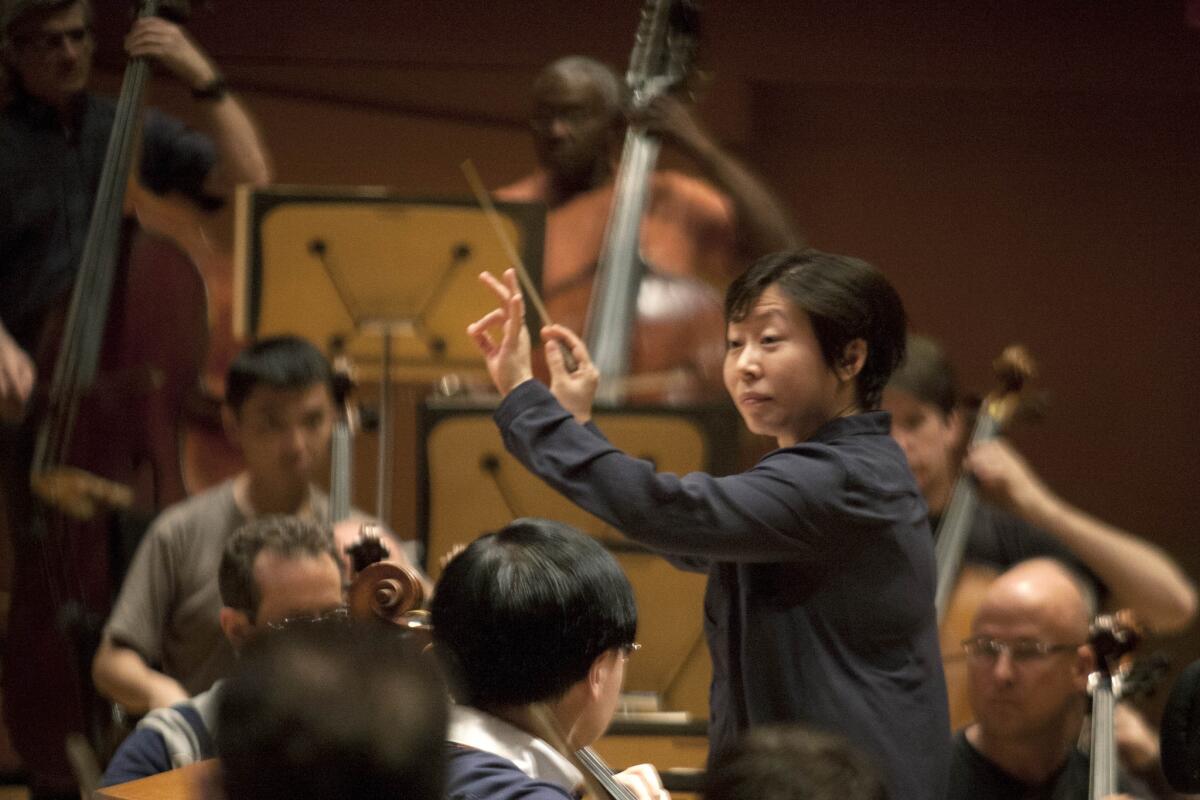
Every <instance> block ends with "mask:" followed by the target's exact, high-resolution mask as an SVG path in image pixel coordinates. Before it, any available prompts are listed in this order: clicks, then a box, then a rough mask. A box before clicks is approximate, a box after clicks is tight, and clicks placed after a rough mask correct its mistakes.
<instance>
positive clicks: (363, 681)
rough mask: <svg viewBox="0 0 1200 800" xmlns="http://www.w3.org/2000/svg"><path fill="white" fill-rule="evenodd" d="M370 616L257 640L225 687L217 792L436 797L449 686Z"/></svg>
mask: <svg viewBox="0 0 1200 800" xmlns="http://www.w3.org/2000/svg"><path fill="white" fill-rule="evenodd" d="M389 633H391V631H387V630H385V629H381V628H380V626H376V625H369V624H345V623H341V624H314V623H311V622H310V623H308V624H297V625H289V626H287V627H286V628H285V629H284V630H281V631H278V632H271V633H269V634H267V635H265V636H261V637H258V638H256V639H255V641H253V642H252V643H251V644H250V645H249V646H248V647H247V648H246V651H245V653H244V657H243V658H242V659H241V661H240V663H239V664H238V669H237V671H236V673H235V674H234V675H233V676H232V677H231V678H229V680H227V681H226V682H225V683H223V684H222V686H223V688H222V691H221V702H220V703H219V704H218V708H217V721H218V728H217V737H216V738H217V754H218V756H219V758H220V764H221V768H220V776H219V782H220V791H217V792H214V793H213V795H212V796H213V797H214V798H216V797H219V798H221V800H397V799H398V798H404V800H442V798H444V797H445V793H444V791H443V790H444V787H445V783H446V756H445V734H446V693H445V688H444V687H443V686H442V683H441V681H440V680H439V679H438V676H437V670H436V668H434V666H433V665H432V664H430V663H429V662H428V660H427V659H422V658H420V657H419V656H418V655H417V653H416V652H415V651H414V650H413V649H412V648H411V647H410V646H409V643H408V642H407V641H404V640H403V639H402V638H400V637H398V636H395V635H388V634H389Z"/></svg>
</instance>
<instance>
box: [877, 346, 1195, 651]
mask: <svg viewBox="0 0 1200 800" xmlns="http://www.w3.org/2000/svg"><path fill="white" fill-rule="evenodd" d="M883 408H884V409H885V410H888V411H890V412H892V435H893V436H894V437H895V439H896V441H897V442H899V444H900V446H901V448H903V449H904V452H905V455H907V457H908V461H909V464H910V465H911V467H912V471H913V474H914V476H915V477H916V479H917V485H918V486H919V487H920V488H921V493H922V494H923V495H924V496H925V501H926V503H927V504H928V506H929V513H930V522H931V527H932V528H933V529H934V530H935V531H936V530H937V524H938V522H939V520H940V517H941V515H942V513H943V512H944V511H945V509H946V507H947V505H948V504H949V502H950V497H951V494H952V492H953V489H954V483H955V481H956V480H957V479H958V476H959V474H960V467H959V460H958V455H959V453H960V451H961V447H962V443H963V435H964V430H963V429H964V423H963V414H964V412H963V410H962V409H961V407H960V404H959V397H958V389H957V387H956V386H955V381H954V375H953V371H952V369H951V367H950V364H949V362H948V361H947V359H946V357H945V354H944V353H943V352H942V350H941V348H940V347H939V346H938V345H937V344H936V343H935V342H933V341H932V340H930V339H928V338H926V337H923V336H911V337H910V339H909V348H908V358H907V360H906V361H905V363H904V364H903V365H902V366H901V367H900V369H899V370H897V371H896V373H895V374H894V375H893V376H892V380H891V382H890V383H889V384H888V386H887V389H886V390H884V393H883ZM961 469H962V470H965V471H966V472H967V474H970V475H972V476H974V478H975V481H976V485H977V486H978V488H979V490H980V493H981V495H982V497H983V499H984V500H986V501H987V502H986V503H981V504H980V506H979V508H978V510H977V512H976V516H975V519H974V520H973V521H972V523H971V530H970V535H969V538H968V540H967V547H966V554H965V560H966V561H967V562H968V563H975V564H981V565H983V566H986V567H991V568H993V569H996V570H997V571H1002V570H1004V569H1007V568H1008V567H1010V566H1012V565H1013V564H1015V563H1017V562H1019V561H1022V560H1024V559H1028V558H1032V557H1034V556H1052V557H1055V558H1058V559H1061V560H1062V561H1064V562H1065V563H1067V564H1070V565H1072V566H1073V567H1075V568H1077V569H1078V570H1079V571H1081V572H1082V573H1084V574H1085V575H1088V576H1089V579H1091V580H1092V581H1093V582H1094V584H1095V588H1096V590H1097V592H1098V594H1099V595H1100V596H1101V597H1102V598H1103V596H1104V594H1105V592H1108V593H1110V594H1111V605H1113V606H1115V607H1117V608H1129V609H1131V610H1133V611H1134V612H1135V613H1136V614H1137V616H1138V619H1139V621H1140V622H1141V623H1142V624H1144V625H1146V626H1148V627H1150V628H1152V629H1154V630H1156V631H1161V632H1167V631H1177V630H1180V629H1181V628H1183V627H1184V626H1186V625H1187V624H1188V623H1189V622H1190V621H1191V620H1192V619H1193V618H1194V617H1195V615H1196V591H1195V588H1194V586H1193V585H1192V582H1191V581H1190V580H1189V579H1188V578H1187V576H1186V575H1185V574H1184V573H1183V571H1182V570H1180V568H1179V566H1178V565H1177V564H1176V563H1175V562H1174V561H1173V560H1172V559H1171V558H1170V557H1169V556H1168V555H1167V554H1166V553H1164V552H1163V551H1162V550H1160V549H1159V548H1158V547H1155V546H1154V545H1152V544H1151V543H1149V542H1147V541H1146V540H1144V539H1141V538H1139V537H1137V536H1134V535H1132V534H1130V533H1127V532H1125V531H1123V530H1120V529H1118V528H1116V527H1114V526H1112V525H1109V524H1107V523H1104V522H1102V521H1100V520H1098V519H1096V518H1094V517H1092V516H1090V515H1088V514H1086V513H1085V512H1083V511H1081V510H1080V509H1078V508H1075V507H1074V506H1072V505H1071V504H1070V503H1068V502H1067V501H1066V500H1064V499H1063V498H1061V497H1059V496H1058V495H1056V494H1055V493H1054V492H1053V491H1051V490H1050V488H1049V487H1047V486H1046V485H1045V483H1043V482H1042V481H1041V479H1040V478H1039V477H1038V476H1037V474H1036V473H1035V472H1034V471H1033V469H1032V467H1030V466H1029V464H1028V463H1027V462H1026V461H1025V460H1024V459H1023V458H1021V456H1020V455H1018V454H1017V453H1016V452H1015V451H1014V450H1013V449H1012V447H1011V445H1009V444H1008V443H1007V442H1006V441H1004V440H1003V439H993V440H991V441H987V442H983V443H980V444H976V445H975V446H974V447H972V448H971V451H970V452H969V453H967V455H966V459H965V460H964V461H963V462H962V467H961Z"/></svg>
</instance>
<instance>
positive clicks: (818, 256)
mask: <svg viewBox="0 0 1200 800" xmlns="http://www.w3.org/2000/svg"><path fill="white" fill-rule="evenodd" d="M772 286H778V287H779V290H780V291H781V292H782V293H783V294H784V296H785V297H787V298H788V299H789V300H791V302H792V303H794V304H795V305H796V307H797V308H799V309H800V310H802V311H804V312H806V313H807V314H808V317H809V319H810V320H811V321H812V326H813V331H814V333H815V334H816V337H817V342H818V344H819V345H820V346H821V354H822V356H823V357H824V359H825V363H826V364H827V365H828V366H829V367H830V368H831V369H833V368H835V367H836V366H837V365H838V364H839V363H840V362H841V361H842V358H843V357H844V354H845V349H846V345H848V344H850V342H852V341H854V340H855V339H862V340H863V341H864V342H866V345H867V360H866V363H865V364H863V368H862V370H861V371H860V372H859V373H858V376H857V377H856V378H855V386H856V389H857V394H858V402H859V404H860V405H861V406H862V407H863V408H864V409H867V410H869V409H874V408H878V407H879V401H880V398H881V397H882V395H883V387H884V386H885V385H887V382H888V378H889V377H891V374H892V372H893V371H894V370H895V369H896V367H897V366H898V365H899V364H900V362H901V361H903V360H904V348H905V333H904V332H905V314H904V304H903V303H902V302H901V301H900V295H898V294H897V293H896V290H895V289H894V288H892V285H891V284H890V283H888V281H887V279H886V278H884V277H883V274H882V273H880V272H879V270H877V269H875V267H873V266H871V265H870V264H868V263H867V262H866V261H862V260H861V259H857V258H851V257H849V256H839V255H833V254H830V253H822V252H821V251H819V250H813V249H812V248H804V249H800V250H785V251H783V252H781V253H774V254H772V255H768V256H764V257H763V258H761V259H759V260H758V261H757V262H755V264H754V265H753V266H751V267H750V268H749V269H748V270H746V271H745V272H744V273H742V274H741V275H740V276H738V278H737V279H736V280H734V282H733V283H732V284H730V286H729V290H728V291H727V292H726V294H725V320H726V322H739V321H741V320H743V319H745V318H746V316H747V315H748V314H749V313H750V312H751V310H752V309H753V308H754V304H755V303H756V302H757V301H758V299H759V298H760V297H762V294H763V292H765V291H766V290H767V289H769V288H770V287H772Z"/></svg>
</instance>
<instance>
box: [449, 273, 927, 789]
mask: <svg viewBox="0 0 1200 800" xmlns="http://www.w3.org/2000/svg"><path fill="white" fill-rule="evenodd" d="M484 280H485V281H486V282H488V283H489V285H490V286H491V287H492V289H493V290H494V291H495V293H496V295H497V297H498V298H499V299H500V303H501V307H500V308H498V309H496V310H494V311H492V312H490V313H489V314H488V315H486V316H485V317H483V318H482V319H480V320H479V321H477V322H475V323H473V324H472V325H471V326H470V327H469V329H468V331H469V333H470V334H471V335H472V336H473V337H474V338H475V340H476V343H477V344H478V346H479V347H480V349H481V350H482V351H483V353H484V355H485V358H486V361H487V366H488V370H489V373H490V375H491V377H492V380H493V381H494V383H495V384H496V386H497V388H498V389H499V390H500V393H501V395H503V396H504V399H503V401H502V402H501V403H500V407H499V408H498V409H497V411H496V413H495V419H496V423H497V425H498V426H499V428H500V431H501V434H502V436H503V438H504V443H505V446H506V447H507V448H508V450H509V451H510V452H511V453H512V454H513V455H514V456H516V457H517V458H518V459H519V460H520V461H521V462H522V463H523V464H525V466H526V467H528V468H529V469H530V470H531V471H533V472H534V473H536V474H537V475H539V476H540V477H542V478H543V479H544V480H545V481H546V482H547V483H549V484H550V485H551V486H552V487H554V488H555V489H556V490H557V491H559V492H561V493H562V494H564V495H565V496H566V497H568V498H569V499H571V500H572V501H573V502H574V503H576V504H577V505H579V506H580V507H581V508H583V509H584V510H586V511H588V512H590V513H592V514H595V515H596V516H598V517H600V518H601V519H603V520H604V521H605V522H607V523H608V524H610V525H612V526H613V527H614V528H615V529H617V530H620V531H621V532H622V533H624V534H625V535H626V536H628V537H629V538H631V539H633V540H635V541H637V542H640V543H642V544H645V545H647V546H649V547H651V548H653V549H655V550H658V551H659V552H662V553H664V554H665V555H667V556H669V557H672V558H673V559H674V560H675V561H676V563H680V564H683V565H685V566H688V567H690V568H693V569H697V570H703V571H705V572H707V574H708V576H709V577H708V589H707V593H706V596H705V610H706V619H705V633H706V636H707V639H708V645H709V652H710V654H711V656H712V662H713V686H712V692H711V694H710V698H711V718H710V721H709V742H710V754H712V755H719V754H720V753H721V752H722V751H723V750H725V749H727V748H729V747H730V746H732V744H733V741H734V739H735V738H736V737H737V736H738V734H739V733H740V732H741V731H743V730H745V729H747V728H750V727H754V726H757V725H762V724H766V723H771V722H804V723H808V724H810V725H814V726H816V727H820V728H823V729H827V730H830V731H833V732H837V733H840V734H842V735H844V736H846V737H847V738H849V739H850V740H851V741H853V742H854V743H855V744H856V745H857V746H859V747H862V748H863V750H864V751H866V752H867V754H868V756H869V757H870V758H872V759H875V760H876V763H878V764H880V765H881V771H882V772H883V774H884V777H885V780H886V781H887V784H888V788H889V792H890V793H891V795H892V796H894V797H897V798H901V797H902V798H906V800H918V798H929V800H933V799H934V798H939V800H940V798H941V794H942V788H943V782H944V780H945V775H946V764H947V762H948V759H949V736H948V732H949V723H948V717H947V703H946V689H945V680H944V677H943V672H942V664H941V659H940V656H939V648H938V641H937V636H938V632H937V623H936V620H935V614H934V608H933V597H934V561H933V548H932V536H931V535H930V533H929V527H928V524H927V521H926V513H925V505H924V503H923V502H922V501H921V497H920V494H919V492H918V491H917V487H916V484H915V483H914V482H913V478H912V474H911V472H910V471H909V469H908V466H907V464H906V463H905V461H904V453H903V452H902V451H901V450H900V448H899V447H898V446H897V445H896V443H895V441H893V440H892V439H891V437H890V436H889V435H888V429H889V427H890V418H889V417H888V415H887V414H886V413H883V412H879V411H877V410H875V409H876V408H877V406H878V403H879V396H880V394H881V393H882V391H883V387H884V385H885V384H886V383H887V380H888V377H889V376H890V375H891V373H892V370H894V369H895V367H896V365H897V364H898V363H899V362H900V360H901V359H902V358H903V355H904V344H905V339H904V330H905V328H904V324H905V323H904V319H905V316H904V309H903V306H902V304H901V302H900V298H899V296H898V295H897V294H896V292H895V290H894V289H893V288H892V287H891V285H890V284H888V282H887V281H886V279H884V277H883V276H882V275H881V274H880V273H879V272H878V271H877V270H876V269H874V268H873V267H871V266H870V265H869V264H866V263H865V262H863V261H859V260H858V259H853V258H848V257H845V256H836V255H830V254H827V253H821V252H818V251H815V250H800V251H790V252H784V253H778V254H775V255H772V256H767V257H766V258H763V259H761V260H760V261H758V262H757V263H756V264H755V265H754V266H752V267H751V268H750V269H749V270H748V271H747V272H746V273H744V274H743V275H742V276H740V277H739V278H738V279H737V280H735V281H734V282H733V284H732V285H731V286H730V288H729V291H728V293H727V295H726V302H725V311H726V322H727V325H726V334H727V345H728V346H727V350H726V355H725V362H724V378H725V386H726V388H727V389H728V391H729V394H730V396H731V397H732V398H733V400H734V402H735V403H736V405H737V407H738V411H739V412H740V413H741V415H742V418H743V420H744V421H745V423H746V426H747V427H748V428H749V429H750V430H751V431H752V432H754V433H758V434H762V435H767V436H770V437H772V438H774V439H775V441H776V443H777V444H778V449H776V450H773V451H772V452H770V453H768V454H767V455H766V456H764V457H763V458H762V459H761V460H760V461H759V462H758V463H757V464H756V465H755V466H754V467H753V468H751V469H749V470H747V471H746V472H743V473H741V474H738V475H729V476H724V477H716V476H712V475H707V474H704V473H699V472H697V473H691V474H689V475H685V476H677V475H672V474H668V473H658V472H656V471H655V468H654V465H653V464H651V463H649V462H647V461H644V460H639V459H635V458H632V457H630V456H628V455H627V454H625V453H623V452H621V451H620V450H618V449H617V448H615V447H613V446H612V444H610V443H609V442H608V441H607V440H606V439H605V438H604V436H603V435H602V434H601V433H600V431H599V430H598V429H597V428H596V427H595V426H594V425H591V424H588V423H589V420H590V417H591V410H592V409H591V406H592V399H593V397H594V396H595V391H596V388H597V380H598V376H597V374H596V369H595V366H594V365H593V364H592V363H591V360H590V358H589V355H588V353H587V349H586V347H585V346H584V345H583V343H582V342H581V341H580V340H579V338H578V337H577V336H576V335H575V334H573V333H571V332H570V331H568V330H566V329H565V328H562V327H560V326H553V327H548V328H546V329H544V330H543V331H542V336H543V337H544V338H550V339H553V340H556V341H561V342H564V343H565V344H566V345H567V346H569V347H570V349H571V352H572V354H573V355H574V356H575V359H576V361H577V362H578V363H579V365H580V366H579V368H578V369H577V370H576V371H575V372H573V373H569V372H567V370H566V368H565V365H564V363H563V358H562V355H561V353H560V352H559V349H558V348H557V347H549V348H547V349H546V351H547V354H548V361H549V365H550V372H551V380H552V383H551V388H550V389H549V390H547V388H546V387H545V386H544V385H542V384H541V383H539V382H538V381H536V380H534V379H532V377H531V376H532V370H531V367H530V343H529V339H528V334H527V333H526V331H525V325H524V302H523V300H522V297H521V294H520V292H519V291H518V290H517V285H516V277H515V275H514V274H513V273H512V272H511V271H510V272H508V273H506V275H505V283H503V284H502V283H500V282H499V281H497V280H496V279H495V278H493V277H492V276H490V275H485V276H484ZM492 326H502V327H503V333H502V335H500V336H495V337H494V336H493V334H492V332H491V331H490V330H489V328H491V327H492ZM710 757H711V756H710Z"/></svg>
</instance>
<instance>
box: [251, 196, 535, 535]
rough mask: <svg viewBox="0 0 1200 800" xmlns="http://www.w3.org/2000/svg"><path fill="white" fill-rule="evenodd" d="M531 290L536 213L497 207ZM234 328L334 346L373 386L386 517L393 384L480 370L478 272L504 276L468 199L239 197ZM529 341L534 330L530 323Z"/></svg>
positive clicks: (501, 260)
mask: <svg viewBox="0 0 1200 800" xmlns="http://www.w3.org/2000/svg"><path fill="white" fill-rule="evenodd" d="M496 209H497V211H499V212H500V214H501V216H502V218H503V220H504V223H505V225H506V227H507V228H508V233H509V235H510V237H511V238H512V240H513V241H514V242H516V246H517V248H518V250H519V251H520V253H521V257H522V259H523V260H524V262H525V265H526V267H527V268H528V269H529V270H530V272H531V274H532V276H533V279H534V280H535V281H540V279H541V264H542V244H543V238H544V232H545V206H544V205H542V204H540V203H496ZM236 213H237V224H236V233H237V240H236V257H235V272H236V275H235V281H234V329H235V333H236V334H237V335H238V336H241V337H247V336H253V337H261V336H267V335H272V334H279V333H293V334H298V335H300V336H303V337H305V338H307V339H309V340H310V341H312V342H316V343H319V344H324V343H327V342H329V341H331V340H332V339H333V338H334V337H338V338H340V339H341V340H342V341H343V342H344V343H345V345H344V346H345V350H346V352H347V354H348V355H349V356H350V358H351V360H352V361H353V362H354V363H355V365H356V367H357V368H358V370H359V373H360V375H362V376H363V379H364V380H370V379H372V378H375V379H377V380H378V381H379V387H380V426H379V442H380V447H379V475H378V495H377V503H376V505H377V509H376V510H377V513H378V515H379V517H380V519H383V520H385V521H387V520H388V519H390V516H391V514H390V512H391V500H390V492H391V489H392V453H391V443H392V436H391V428H390V410H391V383H392V380H393V379H398V380H400V381H403V382H414V383H417V382H425V383H428V382H432V381H435V380H438V379H440V378H441V377H443V376H444V375H446V374H448V373H455V374H472V373H481V372H482V370H483V363H482V359H481V358H480V356H479V351H478V349H477V348H476V346H475V344H474V342H472V341H471V339H470V338H469V337H468V336H467V334H466V326H467V324H468V323H469V322H472V321H473V320H475V319H477V318H478V317H480V316H482V315H483V314H484V313H486V312H487V311H488V310H490V309H491V308H494V307H495V305H496V299H495V297H494V296H493V295H492V294H491V292H489V291H488V290H487V288H486V287H484V286H483V285H481V284H480V283H479V281H478V280H477V275H478V274H479V273H480V272H481V271H483V270H490V271H492V272H494V273H499V272H501V271H503V270H504V269H506V268H508V267H509V266H510V264H509V261H508V258H507V257H506V256H505V254H504V250H503V248H502V246H501V243H500V241H499V240H498V239H497V237H496V233H495V231H494V230H493V228H492V226H491V223H490V222H489V221H488V220H487V218H486V217H485V216H484V214H483V212H482V211H481V210H480V208H479V206H478V205H477V203H476V201H475V200H473V199H455V198H419V197H412V196H409V195H401V194H397V193H394V192H391V191H389V190H387V189H385V188H378V187H313V186H271V187H266V188H262V189H254V188H248V187H242V188H241V189H239V191H238V196H237V209H236ZM528 324H529V326H530V331H531V334H532V335H534V336H535V337H536V331H537V327H536V326H537V324H538V323H537V321H536V319H534V317H533V315H530V318H529V320H528Z"/></svg>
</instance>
